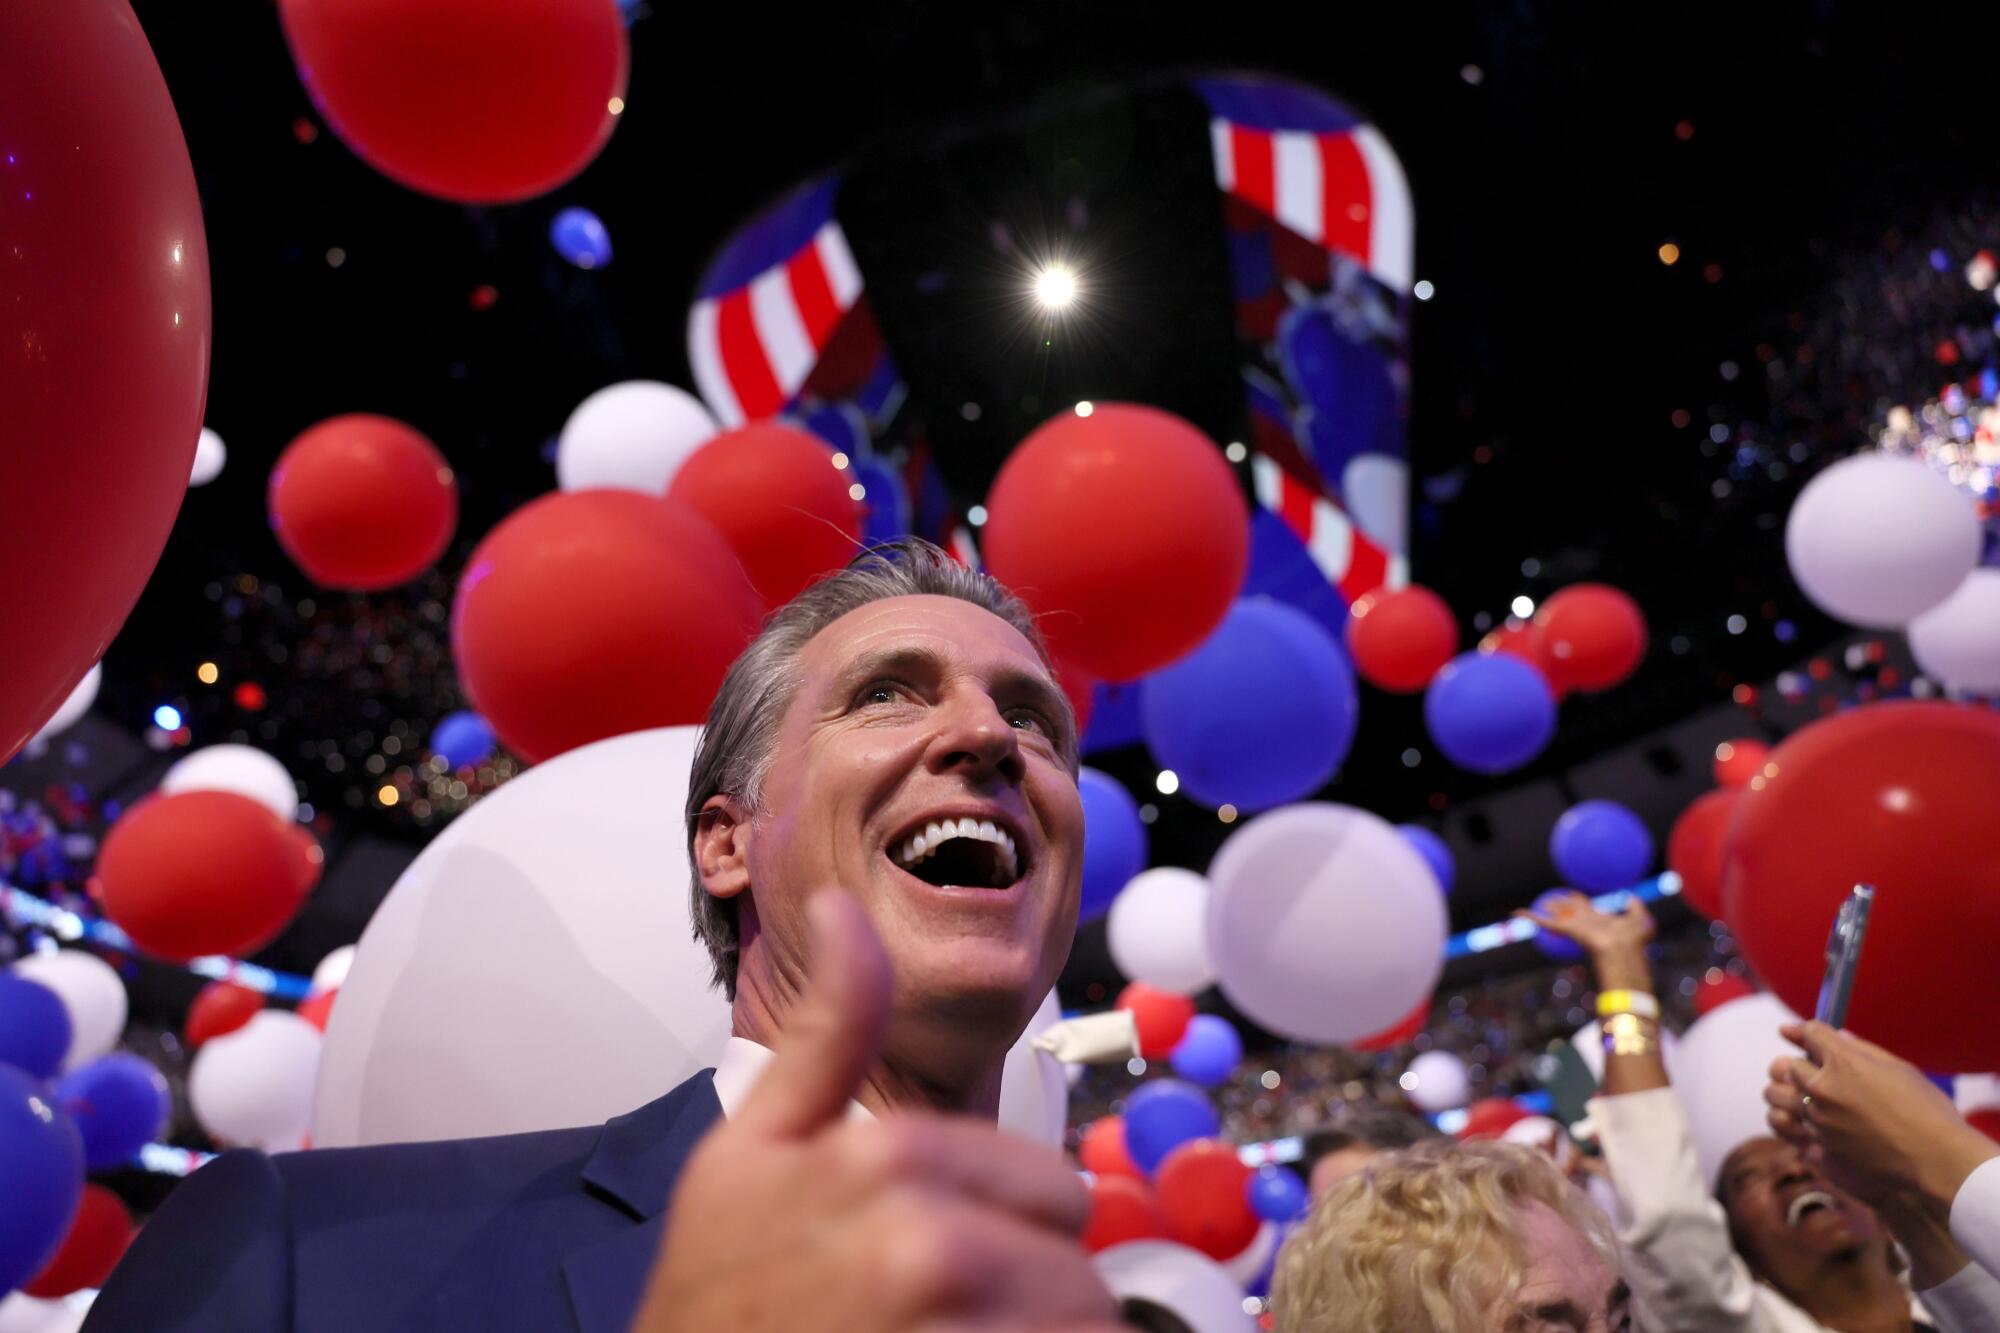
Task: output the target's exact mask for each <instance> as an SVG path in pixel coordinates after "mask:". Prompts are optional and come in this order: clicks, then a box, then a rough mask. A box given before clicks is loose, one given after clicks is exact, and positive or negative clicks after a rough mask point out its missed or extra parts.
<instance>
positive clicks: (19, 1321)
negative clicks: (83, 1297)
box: [0, 1291, 67, 1333]
mask: <svg viewBox="0 0 2000 1333" xmlns="http://www.w3.org/2000/svg"><path fill="white" fill-rule="evenodd" d="M66 1313H67V1311H66V1310H65V1308H64V1306H63V1303H62V1302H61V1301H38V1300H36V1299H35V1298H34V1297H33V1296H26V1295H23V1294H22V1293H20V1292H18V1291H17V1292H15V1293H14V1294H13V1295H11V1296H4V1297H0V1333H56V1330H57V1329H59V1328H61V1327H62V1324H61V1322H59V1321H60V1320H61V1318H62V1317H63V1315H64V1314H66Z"/></svg>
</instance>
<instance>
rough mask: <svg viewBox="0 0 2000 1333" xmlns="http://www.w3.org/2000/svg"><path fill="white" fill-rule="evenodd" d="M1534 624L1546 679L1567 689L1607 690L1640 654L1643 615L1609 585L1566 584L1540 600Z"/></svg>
mask: <svg viewBox="0 0 2000 1333" xmlns="http://www.w3.org/2000/svg"><path fill="white" fill-rule="evenodd" d="M1535 624H1536V625H1537V626H1538V627H1540V629H1541V631H1542V642H1543V644H1544V645H1546V648H1547V652H1548V655H1549V662H1550V669H1551V670H1552V671H1553V672H1554V675H1553V676H1552V677H1551V679H1559V680H1561V681H1562V683H1563V685H1564V687H1565V688H1567V689H1573V690H1608V689H1610V688H1611V687H1612V686H1613V685H1616V684H1618V683H1619V682H1620V681H1622V680H1624V679H1625V678H1626V677H1627V676H1629V675H1631V674H1632V673H1633V672H1634V671H1635V670H1637V669H1638V666H1639V662H1640V659H1642V658H1643V657H1645V655H1646V618H1645V616H1643V615H1641V614H1640V613H1639V604H1638V603H1637V602H1635V601H1633V600H1632V599H1631V598H1630V597H1628V596H1626V595H1625V594H1624V593H1622V592H1620V591H1619V590H1618V589H1616V588H1614V587H1611V586H1610V585H1609V584H1604V583H1574V584H1571V585H1570V586H1569V587H1567V588H1564V589H1563V590H1562V591H1561V592H1558V593H1557V594H1556V595H1555V596H1553V597H1551V598H1549V600H1548V601H1546V602H1544V603H1543V604H1542V609H1541V611H1540V612H1539V613H1537V615H1536V616H1535Z"/></svg>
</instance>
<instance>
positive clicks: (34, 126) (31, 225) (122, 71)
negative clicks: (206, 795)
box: [0, 0, 209, 763]
mask: <svg viewBox="0 0 2000 1333" xmlns="http://www.w3.org/2000/svg"><path fill="white" fill-rule="evenodd" d="M0 51H8V52H13V53H15V55H16V58H15V59H11V60H9V61H8V68H7V76H6V77H5V78H4V79H0V126H5V127H6V129H5V133H4V136H0V199H4V200H5V204H4V206H0V294H4V299H0V346H4V351H0V401H4V402H5V404H6V406H5V410H4V411H0V459H5V460H6V461H5V463H4V465H0V571H4V575H5V576H4V577H0V629H3V630H4V633H5V636H6V642H7V644H8V645H9V646H8V649H7V650H6V652H5V654H4V657H5V663H6V665H5V667H4V669H0V763H5V762H6V761H7V760H8V759H9V758H11V757H12V756H13V754H14V752H15V751H17V750H19V749H20V748H21V746H22V745H23V744H25V743H26V742H27V740H28V738H29V737H30V736H32V735H34V734H35V731H36V729H37V728H38V727H40V726H41V725H42V723H44V722H46V721H47V720H48V719H49V718H50V717H52V716H54V715H55V711H56V709H57V708H58V707H59V706H60V705H61V704H62V702H63V700H64V699H66V698H68V697H69V692H70V690H71V689H73V688H75V686H76V683H77V682H78V681H80V680H82V679H83V676H84V673H85V672H87V671H89V670H90V667H91V665H92V663H94V662H96V661H97V659H98V658H100V657H102V656H103V655H104V649H105V645H107V644H109V643H110V642H111V637H112V635H114V634H116V633H117V632H118V627H119V626H120V625H122V624H124V623H125V617H126V615H127V613H129V612H130V611H131V609H132V604H133V603H134V602H135V601H137V600H138V598H139V590H140V589H141V588H142V587H144V586H145V583H146V579H147V577H148V576H149V575H150V574H151V573H152V572H153V565H154V563H155V562H156V561H157V560H158V559H159V558H160V548H161V547H162V546H164V545H165V544H166V540H167V530H168V528H170V527H171V526H172V525H173V521H174V514H175V513H176V512H177V511H178V510H179V508H180V503H181V497H182V496H183V495H185V494H186V493H187V481H188V472H189V469H190V468H191V467H192V466H193V463H194V445H195V437H196V436H197V435H199V434H200V433H201V412H202V403H203V400H204V399H205V398H206V396H207V393H208V355H209V307H208V245H207V242H206V241H205V240H204V238H203V235H202V228H201V201H200V199H198V198H197V197H196V195H195V189H194V172H193V170H192V169H191V168H190V167H189V165H188V154H187V145H186V144H185V143H184V142H183V141H182V139H181V128H180V122H179V121H178V120H177V119H176V118H175V116H174V104H173V101H172V100H171V99H170V98H169V97H168V96H167V86H166V83H165V82H164V81H163V80H162V79H161V78H160V69H159V66H158V65H156V64H155V63H154V61H153V52H152V49H151V48H150V47H149V46H147V45H146V35H145V33H143V32H141V31H140V29H139V21H138V19H136V18H134V17H133V15H132V10H131V8H130V7H129V6H127V5H126V4H125V3H124V0H9V3H7V4H0ZM30 52H32V53H33V54H32V58H30V56H29V55H28V53H30Z"/></svg>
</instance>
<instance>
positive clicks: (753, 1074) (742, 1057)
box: [715, 1037, 875, 1121]
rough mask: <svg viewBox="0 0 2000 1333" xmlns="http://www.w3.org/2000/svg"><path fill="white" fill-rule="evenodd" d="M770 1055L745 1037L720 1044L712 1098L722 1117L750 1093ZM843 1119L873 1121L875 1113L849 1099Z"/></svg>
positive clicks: (729, 1113)
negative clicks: (720, 1049) (720, 1105)
mask: <svg viewBox="0 0 2000 1333" xmlns="http://www.w3.org/2000/svg"><path fill="white" fill-rule="evenodd" d="M772 1055H773V1052H772V1050H771V1048H770V1047H768V1046H762V1045H759V1044H758V1043H757V1042H754V1041H751V1040H750V1039H749V1038H748V1037H731V1038H730V1039H729V1040H728V1042H726V1043H725V1044H724V1045H723V1048H722V1057H721V1058H720V1059H718V1060H717V1061H716V1062H715V1099H716V1100H717V1101H719V1102H721V1103H722V1117H723V1119H725V1120H727V1119H731V1118H733V1117H734V1116H735V1114H736V1108H737V1107H739V1106H741V1105H742V1104H743V1100H744V1098H746V1097H748V1096H749V1095H750V1088H751V1086H752V1085H753V1084H755V1083H756V1082H757V1076H758V1075H759V1074H761V1073H763V1072H764V1066H765V1065H767V1064H769V1063H771V1057H772ZM847 1118H848V1119H849V1120H850V1121H852V1120H873V1119H874V1118H875V1115H874V1113H873V1112H871V1111H870V1110H869V1109H868V1108H867V1107H865V1106H863V1105H862V1104H861V1103H860V1102H857V1101H849V1102H848V1103H847Z"/></svg>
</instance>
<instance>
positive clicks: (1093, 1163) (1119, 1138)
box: [1076, 1115, 1146, 1181]
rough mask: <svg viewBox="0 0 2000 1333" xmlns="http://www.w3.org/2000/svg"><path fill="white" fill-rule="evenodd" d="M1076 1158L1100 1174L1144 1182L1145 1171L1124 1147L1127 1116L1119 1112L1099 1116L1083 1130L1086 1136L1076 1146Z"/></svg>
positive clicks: (1085, 1168)
mask: <svg viewBox="0 0 2000 1333" xmlns="http://www.w3.org/2000/svg"><path fill="white" fill-rule="evenodd" d="M1076 1159H1077V1160H1078V1161H1079V1162H1082V1163H1083V1169H1084V1170H1086V1171H1094V1172H1096V1173H1097V1174H1098V1175H1100V1176H1130V1177H1131V1178H1132V1179H1134V1180H1137V1181H1144V1180H1145V1179H1146V1173H1145V1172H1144V1171H1141V1170H1140V1169H1139V1164H1138V1163H1137V1162H1135V1161H1133V1160H1132V1154H1131V1153H1130V1152H1129V1151H1128V1150H1127V1149H1126V1147H1125V1117H1124V1116H1119V1115H1107V1116H1100V1117H1098V1118H1097V1119H1096V1120H1093V1121H1091V1122H1090V1128H1089V1129H1086V1130H1084V1131H1083V1138H1082V1140H1081V1141H1080V1142H1078V1144H1077V1146H1076Z"/></svg>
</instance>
